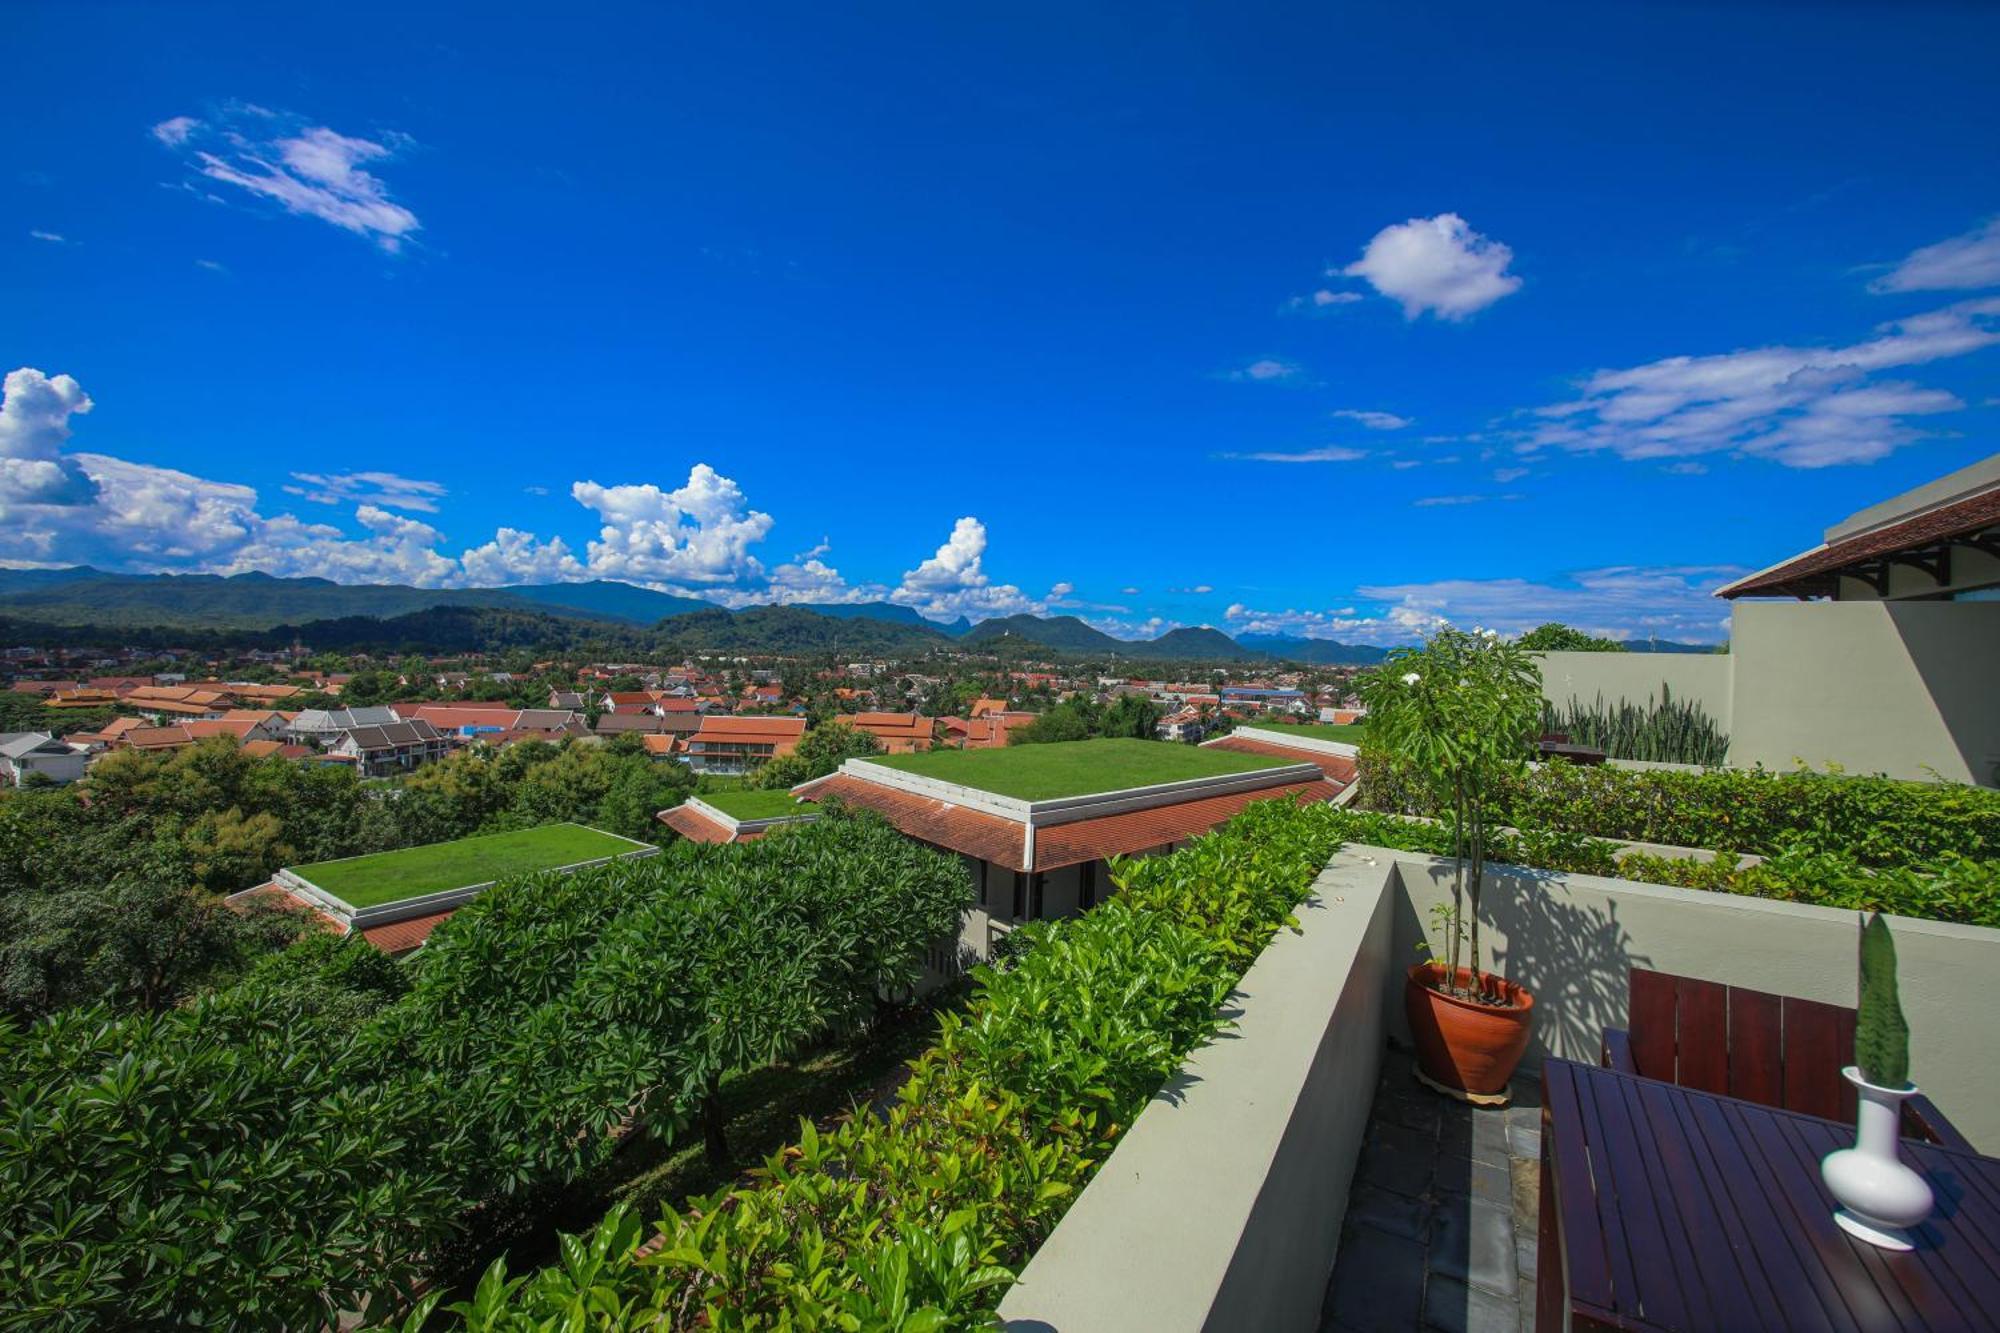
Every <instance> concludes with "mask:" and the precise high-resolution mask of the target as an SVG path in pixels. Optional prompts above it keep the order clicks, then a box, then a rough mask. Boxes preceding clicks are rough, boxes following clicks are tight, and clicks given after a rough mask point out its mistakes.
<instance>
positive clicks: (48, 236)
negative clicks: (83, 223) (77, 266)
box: [28, 230, 69, 245]
mask: <svg viewBox="0 0 2000 1333" xmlns="http://www.w3.org/2000/svg"><path fill="white" fill-rule="evenodd" d="M28 235H29V236H31V237H33V238H34V239H35V240H38V241H47V242H48V243H49V244H50V245H65V244H67V243H68V241H69V238H68V237H66V236H64V235H63V234H62V233H61V232H59V231H40V230H30V231H29V232H28Z"/></svg>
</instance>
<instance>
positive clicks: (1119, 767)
mask: <svg viewBox="0 0 2000 1333" xmlns="http://www.w3.org/2000/svg"><path fill="white" fill-rule="evenodd" d="M868 762H870V763H873V764H880V765H882V766H883V767H885V768H894V769H900V770H901V771H903V772H905V773H914V774H916V775H918V776H919V777H926V778H935V779H936V780H937V781H939V782H950V783H955V784H957V785H959V786H965V787H973V788H976V789H978V790H979V791H987V792H992V793H993V794H994V795H996V796H1011V797H1013V798H1014V799H1016V800H1021V801H1047V800H1055V799H1058V798H1061V797H1065V796H1089V795H1092V794H1095V793H1097V792H1112V791H1126V790H1129V789H1131V788H1133V787H1150V786H1154V785H1157V784H1159V783H1163V782H1184V781H1186V780H1188V779H1190V778H1212V777H1221V776H1224V775H1227V774H1231V773H1249V772H1253V771H1255V770H1257V769H1260V768H1276V767H1279V766H1281V765H1283V764H1284V763H1285V761H1284V760H1282V759H1273V758H1269V757H1267V756H1264V755H1254V754H1235V753H1231V752H1230V751H1227V750H1204V749H1200V748H1198V747H1196V746H1192V745H1175V744H1171V743H1169V742H1166V741H1142V740H1130V739H1124V738H1117V739H1099V740H1088V741H1057V742H1052V743H1050V744H1046V745H1010V746H1008V747H1006V748H1005V749H998V750H930V751H927V752H925V753H923V754H899V755H883V756H878V757H875V758H871V759H870V760H869V761H868Z"/></svg>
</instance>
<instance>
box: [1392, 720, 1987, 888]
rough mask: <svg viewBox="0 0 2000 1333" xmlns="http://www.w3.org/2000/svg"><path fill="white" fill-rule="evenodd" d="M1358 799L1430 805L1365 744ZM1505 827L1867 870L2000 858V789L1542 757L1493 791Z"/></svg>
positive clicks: (1400, 807) (1416, 808) (1425, 809)
mask: <svg viewBox="0 0 2000 1333" xmlns="http://www.w3.org/2000/svg"><path fill="white" fill-rule="evenodd" d="M1361 769H1362V783H1361V800H1362V801H1363V802H1364V803H1366V804H1367V805H1368V806H1369V807H1370V808H1373V809H1377V810H1396V811H1402V812H1404V813H1409V814H1424V815H1434V814H1437V813H1439V810H1438V802H1437V801H1436V799H1435V798H1434V797H1433V796H1431V795H1430V794H1429V793H1428V792H1427V791H1425V790H1424V789H1423V788H1421V787H1420V786H1418V785H1417V784H1415V783H1413V782H1412V781H1411V780H1410V779H1409V777H1408V775H1407V772H1406V771H1405V770H1403V769H1402V768H1400V767H1399V766H1398V765H1397V764H1396V763H1395V762H1394V760H1392V759H1391V758H1389V757H1388V756H1386V755H1384V754H1382V753H1380V752H1379V751H1373V750H1371V749H1370V748H1368V747H1364V748H1363V750H1362V753H1361ZM1498 804H1499V808H1500V813H1501V815H1502V818H1503V819H1504V821H1505V822H1506V823H1509V824H1512V825H1515V826H1516V827H1519V828H1547V829H1556V830H1561V831H1564V832H1571V833H1584V834H1589V835H1591V836H1593V837H1599V838H1615V839H1619V840H1621V841H1635V842H1660V843H1669V844H1673V845H1676V846H1682V847H1706V848H1713V849H1715V850H1718V851H1734V852H1755V853H1762V854H1770V853H1773V852H1779V851H1784V850H1786V849H1788V848H1797V849H1800V850H1802V851H1806V852H1815V853H1820V852H1825V853H1837V854H1840V855H1843V856H1846V857H1849V858H1851V859H1852V860H1853V861H1855V862H1856V863H1858V864H1860V865H1863V866H1868V867H1899V866H1910V865H1918V864H1922V863H1925V862H1930V861H1935V860H1937V859H1938V858H1940V857H1944V856H1948V855H1957V856H1963V857H1970V858H1972V859H1974V860H1987V859H1991V858H1992V857H1994V856H1995V855H1996V854H2000V791H1993V790H1990V789H1988V788H1984V787H1972V786H1964V785H1960V784H1956V783H1944V782H1905V781H1901V780H1899V779H1896V778H1884V777H1856V776H1848V775H1845V774H1839V773H1815V772H1811V771H1807V770H1803V769H1801V770H1797V771H1793V772H1785V773H1779V772H1772V771H1769V770H1766V769H1715V770H1711V771H1708V772H1702V773H1683V772H1674V771H1647V772H1635V771H1633V770H1631V769H1623V768H1613V767H1611V766H1609V765H1603V766H1599V767H1582V766H1578V765H1575V764H1567V763H1561V762H1557V763H1550V764H1544V765H1542V766H1540V767H1539V768H1535V769H1532V770H1529V771H1527V772H1524V773H1521V774H1518V775H1517V776H1515V777H1513V778H1511V779H1510V780H1509V781H1508V782H1506V783H1505V784H1504V785H1503V786H1502V788H1501V791H1500V794H1499V799H1498Z"/></svg>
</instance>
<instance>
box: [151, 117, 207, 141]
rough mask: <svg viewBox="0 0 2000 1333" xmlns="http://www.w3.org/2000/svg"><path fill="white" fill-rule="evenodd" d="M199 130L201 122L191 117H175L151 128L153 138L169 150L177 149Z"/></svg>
mask: <svg viewBox="0 0 2000 1333" xmlns="http://www.w3.org/2000/svg"><path fill="white" fill-rule="evenodd" d="M199 128H201V122H200V121H198V120H196V119H195V118H194V117H193V116H175V117H174V118H173V119H171V120H163V121H161V122H160V123H159V124H157V125H155V126H153V137H154V138H155V139H158V140H159V141H160V142H161V143H163V144H165V145H166V146H167V147H169V148H179V147H180V146H181V145H182V144H184V143H186V142H187V141H188V139H189V137H190V136H191V135H193V134H194V132H195V131H196V130H197V129H199Z"/></svg>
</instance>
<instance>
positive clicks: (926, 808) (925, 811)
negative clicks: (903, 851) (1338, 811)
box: [792, 740, 1352, 959]
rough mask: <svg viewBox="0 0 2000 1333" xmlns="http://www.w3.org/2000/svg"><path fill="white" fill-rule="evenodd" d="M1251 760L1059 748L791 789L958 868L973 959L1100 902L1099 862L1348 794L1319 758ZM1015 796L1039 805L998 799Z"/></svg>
mask: <svg viewBox="0 0 2000 1333" xmlns="http://www.w3.org/2000/svg"><path fill="white" fill-rule="evenodd" d="M1134 747H1136V748H1134ZM1256 757H1262V756H1248V755H1242V754H1238V755H1221V754H1218V755H1215V756H1213V757H1210V755H1208V754H1207V753H1205V752H1204V751H1203V750H1202V749H1199V748H1196V747H1192V746H1165V745H1160V744H1158V743H1157V742H1153V741H1117V740H1113V741H1103V740H1097V741H1064V742H1056V743H1053V744H1049V745H1036V746H1015V747H1012V748H1011V749H1007V750H988V751H983V752H963V753H955V752H951V751H942V750H940V751H933V752H932V753H930V754H926V755H911V756H906V757H904V758H902V759H901V760H900V761H895V760H886V759H850V760H848V761H847V762H846V763H844V764H842V765H841V767H840V769H839V770H838V771H836V772H835V773H833V774H831V775H829V776H827V777H824V778H819V779H816V780H814V781H812V782H806V783H802V784H800V785H799V786H797V787H795V788H793V789H792V790H793V794H794V795H796V796H799V797H801V798H803V799H805V800H808V801H825V800H829V799H838V800H840V801H841V802H842V803H844V804H846V805H848V806H850V807H860V808H863V809H868V810H874V811H876V812H877V813H879V814H881V815H882V816H883V817H884V818H886V819H887V820H888V821H889V822H890V823H892V824H894V825H895V826H896V827H897V828H898V829H900V830H902V832H904V833H905V834H908V835H909V836H910V837H912V838H915V839H917V840H918V841H919V842H923V843H926V844H929V845H930V846H933V847H938V848H941V849H943V850H945V851H950V852H956V853H958V854H959V855H960V856H963V857H964V858H965V859H966V863H967V866H968V868H969V869H970V870H971V872H972V875H973V882H974V884H975V885H976V886H977V887H978V892H979V900H978V902H977V904H976V905H975V906H974V908H973V909H972V910H971V911H970V912H969V913H968V914H967V917H966V920H965V924H964V929H963V931H962V932H961V936H960V945H961V948H962V950H963V951H965V952H966V953H967V954H969V956H971V957H976V958H980V959H984V958H986V957H989V956H990V953H991V948H992V945H993V943H994V942H995V941H996V940H997V939H998V937H999V936H1000V935H1004V934H1005V933H1006V932H1007V931H1008V930H1011V929H1012V928H1013V927H1014V926H1016V925H1018V924H1020V923H1022V922H1025V921H1035V920H1041V919H1043V918H1046V917H1061V916H1068V915H1071V914H1073V913H1076V912H1079V911H1082V910H1084V909H1085V908H1088V907H1091V906H1093V905H1094V904H1095V903H1096V902H1098V901H1099V899H1101V898H1102V897H1103V896H1104V895H1106V894H1108V893H1110V892H1111V889H1112V886H1111V882H1110V878H1109V875H1108V873H1107V872H1106V869H1105V865H1104V859H1105V858H1106V857H1108V856H1113V855H1118V856H1134V855H1141V854H1152V853H1157V852H1165V851H1171V850H1172V849H1174V848H1175V847H1178V846H1180V845H1181V844H1182V843H1185V842H1186V841H1187V840H1188V839H1190V838H1193V837H1195V836H1197V835H1199V834H1202V833H1206V832H1207V831H1208V830H1210V829H1212V828H1214V827H1216V826H1217V825H1218V824H1221V823H1223V822H1224V821H1226V820H1227V819H1229V817H1230V816H1232V815H1234V814H1236V813H1237V812H1238V811H1239V810H1241V809H1242V808H1243V807H1244V806H1246V805H1248V804H1250V803H1251V802H1252V801H1257V800H1264V799H1268V798H1270V797H1275V796H1293V797H1296V798H1299V799H1302V800H1311V801H1324V800H1332V799H1334V798H1336V797H1338V796H1340V795H1341V793H1342V792H1343V791H1344V790H1346V788H1347V787H1348V786H1349V785H1351V783H1352V774H1351V772H1350V773H1349V774H1348V775H1347V777H1345V778H1339V777H1335V776H1333V775H1332V774H1331V773H1330V772H1329V771H1328V767H1327V766H1326V765H1325V764H1322V763H1321V762H1319V759H1320V758H1322V756H1307V755H1303V754H1289V755H1280V756H1270V757H1268V760H1269V761H1268V762H1267V763H1262V764H1254V763H1253V764H1251V765H1249V766H1246V764H1245V760H1246V758H1256ZM1058 768H1061V769H1064V770H1066V771H1065V772H1063V773H1060V774H1058V773H1056V772H1055V770H1056V769H1058ZM1029 784H1032V785H1029ZM1023 790H1039V791H1047V792H1049V793H1051V794H1049V795H1046V796H1039V795H1038V796H1037V797H1036V798H1034V799H1027V798H1023V797H1021V796H1019V795H1015V794H1012V793H1015V792H1019V791H1023Z"/></svg>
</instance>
